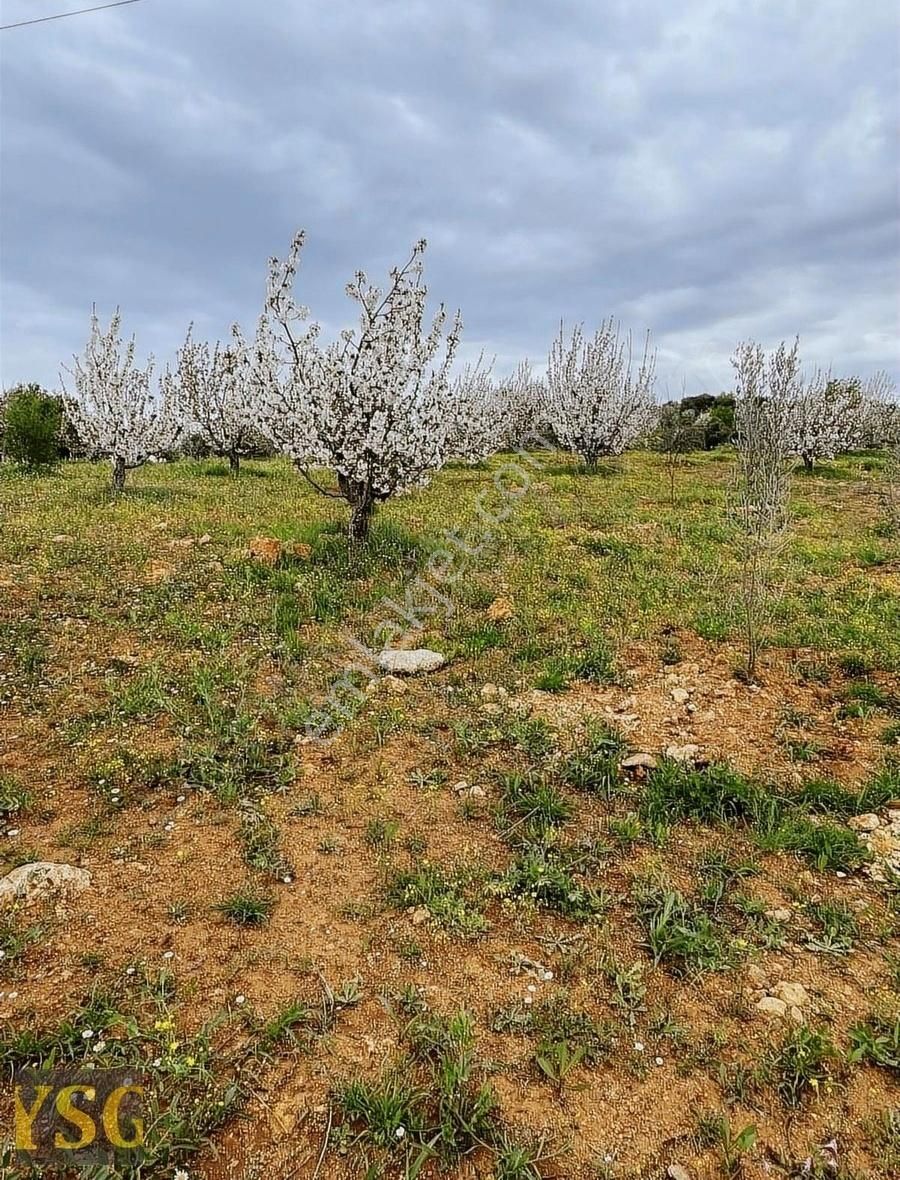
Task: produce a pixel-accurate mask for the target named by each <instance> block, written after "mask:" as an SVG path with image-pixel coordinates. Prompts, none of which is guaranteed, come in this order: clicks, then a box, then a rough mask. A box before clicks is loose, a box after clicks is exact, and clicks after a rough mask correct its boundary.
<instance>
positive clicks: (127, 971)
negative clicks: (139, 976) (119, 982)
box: [125, 967, 134, 975]
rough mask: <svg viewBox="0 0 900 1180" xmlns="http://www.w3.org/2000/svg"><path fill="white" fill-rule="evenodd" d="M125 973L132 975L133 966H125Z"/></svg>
mask: <svg viewBox="0 0 900 1180" xmlns="http://www.w3.org/2000/svg"><path fill="white" fill-rule="evenodd" d="M125 974H126V975H134V968H133V967H126V968H125Z"/></svg>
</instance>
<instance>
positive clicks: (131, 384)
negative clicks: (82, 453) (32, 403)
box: [64, 310, 183, 492]
mask: <svg viewBox="0 0 900 1180" xmlns="http://www.w3.org/2000/svg"><path fill="white" fill-rule="evenodd" d="M120 329H121V316H120V314H119V312H118V310H117V311H116V312H115V314H114V315H113V317H112V319H111V320H110V324H109V327H108V328H107V330H106V331H105V332H104V331H103V329H102V328H101V327H100V321H99V319H98V318H97V313H96V311H94V312H93V313H92V315H91V334H90V337H89V339H88V342H87V345H86V347H85V350H84V356H83V357H77V356H76V357H75V358H74V367H73V368H72V369H70V370H68V371H69V373H70V375H71V377H72V379H73V381H74V390H73V392H72V393H69V392H68V390H65V393H64V396H65V400H66V407H67V409H68V413H69V416H70V418H71V420H72V423H73V425H74V427H75V430H76V432H77V433H78V436H79V438H80V440H81V442H82V443H83V444H84V446H85V448H86V450H87V451H88V453H89V454H92V455H94V456H104V457H106V458H109V459H110V461H111V463H112V486H113V490H114V491H116V492H120V491H122V489H123V488H124V486H125V473H126V472H127V471H129V470H130V469H132V468H135V467H140V466H142V465H143V464H144V463H146V462H147V460H148V459H150V458H151V457H153V456H157V455H164V454H165V453H166V452H167V451H169V450H171V449H172V447H173V446H174V445H175V443H176V442H177V440H178V438H179V436H180V434H181V432H182V429H183V418H182V415H181V413H180V411H179V408H178V406H177V404H176V402H175V401H174V400H173V398H172V397H171V395H170V393H169V392H168V391H167V390H166V388H165V386H163V387H162V388H159V389H156V388H154V382H153V369H154V361H153V358H152V357H151V358H150V359H149V360H148V362H147V365H146V366H145V368H143V369H141V368H138V366H137V364H136V362H135V342H134V337H132V338H131V340H130V341H128V342H127V343H126V342H125V341H123V340H122V337H121V334H120Z"/></svg>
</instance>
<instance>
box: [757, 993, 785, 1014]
mask: <svg viewBox="0 0 900 1180" xmlns="http://www.w3.org/2000/svg"><path fill="white" fill-rule="evenodd" d="M756 1010H757V1012H764V1013H765V1014H766V1016H787V1010H788V1006H787V1004H786V1003H785V1002H784V1000H779V999H778V997H777V996H763V998H762V999H761V1000H760V1001H759V1003H758V1004H757V1005H756Z"/></svg>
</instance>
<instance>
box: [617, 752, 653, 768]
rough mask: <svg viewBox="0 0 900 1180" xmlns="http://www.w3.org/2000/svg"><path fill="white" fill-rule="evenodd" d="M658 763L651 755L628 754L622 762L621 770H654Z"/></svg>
mask: <svg viewBox="0 0 900 1180" xmlns="http://www.w3.org/2000/svg"><path fill="white" fill-rule="evenodd" d="M657 765H658V763H657V761H656V759H655V758H654V757H653V755H652V754H647V753H639V754H629V755H628V757H627V758H623V760H622V769H623V770H655V769H656V767H657Z"/></svg>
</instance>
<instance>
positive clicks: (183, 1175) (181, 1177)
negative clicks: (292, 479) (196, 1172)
mask: <svg viewBox="0 0 900 1180" xmlns="http://www.w3.org/2000/svg"><path fill="white" fill-rule="evenodd" d="M172 1180H190V1176H188V1174H187V1172H186V1171H185V1170H184V1168H176V1169H175V1175H174V1176H173V1177H172Z"/></svg>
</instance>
